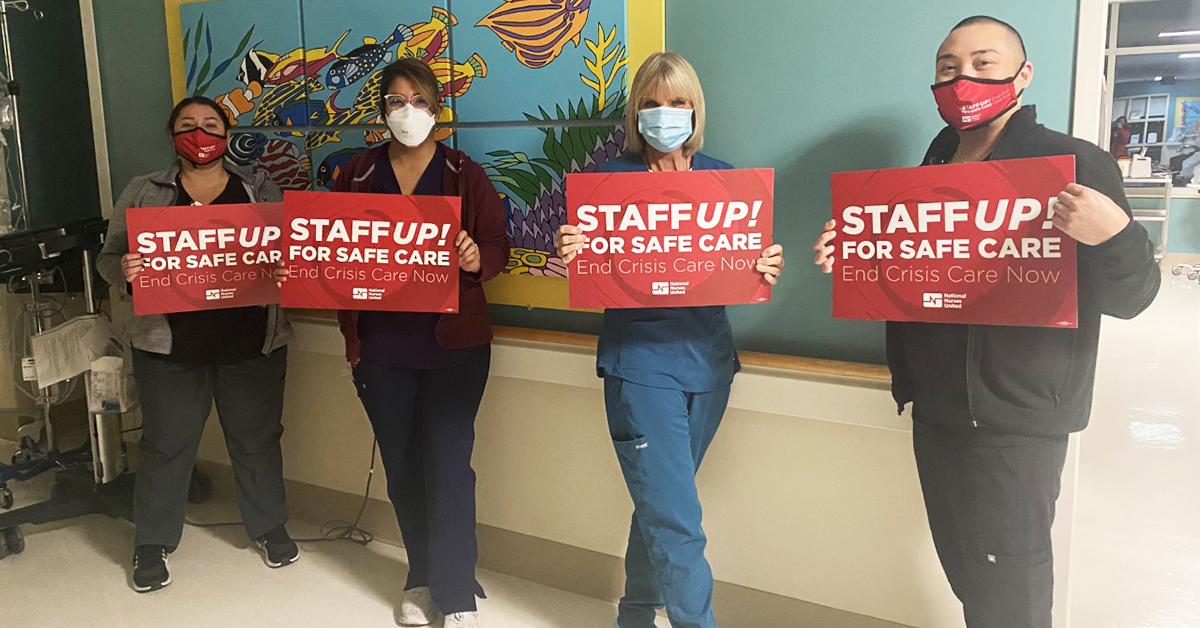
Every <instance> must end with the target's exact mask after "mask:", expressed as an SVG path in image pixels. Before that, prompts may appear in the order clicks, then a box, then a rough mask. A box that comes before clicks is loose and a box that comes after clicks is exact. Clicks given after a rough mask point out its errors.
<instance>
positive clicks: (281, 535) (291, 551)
mask: <svg viewBox="0 0 1200 628" xmlns="http://www.w3.org/2000/svg"><path fill="white" fill-rule="evenodd" d="M257 543H258V549H260V550H262V553H263V562H265V563H267V566H268V567H270V568H272V569H275V568H278V567H286V566H287V565H290V564H292V563H294V562H296V559H298V558H300V548H298V547H296V542H295V541H293V540H292V537H290V536H288V533H287V530H286V529H284V527H283V526H282V525H281V526H277V527H275V528H274V529H272V530H271V531H270V532H267V533H266V534H264V535H262V536H261V537H259V539H258V541H257Z"/></svg>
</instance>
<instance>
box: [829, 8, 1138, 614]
mask: <svg viewBox="0 0 1200 628" xmlns="http://www.w3.org/2000/svg"><path fill="white" fill-rule="evenodd" d="M1032 80H1033V66H1032V65H1030V64H1029V62H1028V59H1027V58H1026V55H1025V46H1024V42H1023V41H1022V40H1021V36H1020V35H1019V34H1018V33H1017V31H1016V30H1015V29H1013V27H1012V26H1010V25H1008V24H1006V23H1004V22H1001V21H1000V20H997V19H995V18H991V17H984V16H977V17H972V18H968V19H966V20H963V21H962V22H960V23H959V24H958V25H957V26H955V27H954V29H953V30H951V32H950V34H949V36H947V37H946V40H945V41H944V42H943V43H942V45H941V48H939V49H938V54H937V66H936V81H935V85H934V86H933V91H934V98H935V101H936V102H937V105H938V110H939V112H940V113H941V115H942V118H943V119H945V120H946V122H947V124H948V125H949V126H948V127H946V128H945V129H944V130H943V131H942V132H941V133H939V134H938V136H937V138H936V139H934V141H933V143H932V144H931V145H930V147H929V151H928V152H927V153H926V154H925V159H924V162H923V165H932V164H945V163H965V162H974V161H984V160H1000V159H1019V158H1026V157H1043V156H1051V155H1074V156H1075V164H1076V165H1075V168H1076V181H1078V183H1077V184H1072V185H1069V186H1067V189H1066V190H1064V191H1063V193H1062V194H1060V195H1059V197H1058V201H1059V203H1058V205H1057V206H1056V211H1055V216H1054V224H1055V225H1057V226H1058V228H1059V229H1061V230H1062V231H1064V232H1065V233H1066V234H1067V235H1069V236H1071V237H1072V238H1074V239H1075V240H1076V241H1078V243H1079V244H1078V252H1079V255H1078V270H1079V272H1078V276H1079V326H1078V328H1077V329H1057V328H1038V327H1005V326H995V325H959V324H931V323H901V322H889V323H888V327H887V353H888V367H889V368H890V369H891V372H892V395H893V397H895V399H896V403H897V405H898V407H899V409H900V411H901V412H903V409H904V406H905V405H906V404H908V403H909V402H912V404H913V419H914V422H913V449H914V451H915V454H916V460H917V470H918V473H919V475H920V480H921V488H922V491H923V492H924V495H925V508H926V511H927V514H928V517H929V527H930V529H931V531H932V532H933V540H934V545H935V546H936V547H937V552H938V557H939V558H940V560H941V562H942V567H943V569H944V570H945V572H946V576H947V578H948V579H949V581H950V585H951V587H952V588H953V589H954V593H955V595H957V596H958V599H959V600H961V601H962V603H963V611H964V614H965V616H966V621H967V626H968V627H969V628H1050V625H1051V603H1052V598H1053V565H1052V554H1051V546H1050V528H1051V525H1052V523H1053V521H1054V504H1055V501H1056V500H1057V499H1058V494H1059V489H1060V481H1061V476H1062V470H1063V465H1064V462H1065V460H1066V452H1067V435H1068V434H1070V433H1072V432H1077V431H1079V430H1082V429H1083V428H1084V427H1086V426H1087V421H1088V415H1089V413H1090V411H1091V402H1092V387H1093V384H1094V381H1095V374H1096V349H1097V346H1098V344H1099V338H1100V317H1101V315H1108V316H1115V317H1118V318H1125V319H1128V318H1132V317H1134V316H1136V315H1137V314H1138V313H1140V312H1141V311H1142V310H1144V309H1146V307H1147V306H1149V305H1150V303H1151V301H1153V300H1154V296H1155V294H1157V292H1158V287H1159V282H1160V281H1161V276H1160V274H1159V269H1158V266H1157V264H1156V263H1155V261H1154V252H1153V247H1152V245H1151V243H1150V240H1149V238H1148V236H1147V235H1146V230H1145V229H1143V228H1142V227H1141V226H1140V225H1138V224H1137V223H1136V222H1134V221H1133V219H1132V212H1131V210H1130V207H1129V201H1128V200H1127V199H1126V198H1125V193H1124V191H1123V185H1122V181H1121V175H1120V172H1119V171H1118V169H1117V165H1116V162H1114V161H1113V159H1112V157H1111V156H1110V155H1109V154H1108V153H1106V152H1104V151H1102V150H1101V149H1099V148H1097V147H1096V146H1094V145H1092V144H1089V143H1087V142H1084V141H1082V140H1078V139H1075V138H1072V137H1069V136H1067V135H1063V134H1061V133H1057V132H1054V131H1051V130H1049V129H1047V128H1046V127H1044V126H1042V125H1040V124H1038V122H1037V117H1036V113H1035V111H1034V108H1033V106H1032V105H1031V106H1022V103H1021V94H1022V92H1023V91H1024V90H1025V89H1026V88H1027V87H1028V86H1029V84H1030V82H1031V81H1032ZM835 227H836V225H835V223H834V222H833V221H829V222H828V223H826V225H825V231H824V233H822V234H821V236H820V238H818V239H817V242H816V244H815V245H814V247H813V248H814V249H815V250H816V251H817V254H816V258H815V260H814V261H815V262H816V264H817V265H819V266H821V267H822V269H823V270H824V271H825V272H826V273H829V272H831V271H832V269H833V264H834V258H833V252H834V247H833V246H832V244H831V243H832V241H833V239H834V237H835V235H836V231H835Z"/></svg>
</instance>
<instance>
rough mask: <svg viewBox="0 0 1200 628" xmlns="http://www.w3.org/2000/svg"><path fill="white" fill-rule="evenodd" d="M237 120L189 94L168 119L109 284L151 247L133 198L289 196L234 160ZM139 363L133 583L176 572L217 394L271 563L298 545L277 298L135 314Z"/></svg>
mask: <svg viewBox="0 0 1200 628" xmlns="http://www.w3.org/2000/svg"><path fill="white" fill-rule="evenodd" d="M229 126H230V124H229V120H228V118H226V116H225V113H224V111H222V110H221V108H220V106H219V105H217V103H215V102H213V101H212V100H209V99H207V98H188V99H186V100H184V101H182V102H180V103H179V104H178V105H176V107H175V109H174V110H173V111H172V112H171V117H170V119H169V122H168V127H167V128H168V130H169V131H170V133H171V139H172V142H173V143H174V145H175V152H176V154H177V155H178V157H179V158H178V159H176V160H175V161H174V163H172V164H171V165H170V166H169V167H168V168H167V169H166V170H162V171H159V172H156V173H154V174H150V175H146V176H142V177H137V178H135V179H134V180H133V181H131V182H130V183H129V185H128V186H127V187H126V188H125V191H124V192H123V193H122V194H121V198H120V199H119V200H118V201H117V206H116V207H115V208H114V210H113V214H112V219H111V221H110V223H109V228H108V238H107V240H106V241H105V244H104V250H103V251H102V252H101V253H100V257H99V259H98V262H97V265H98V266H99V269H100V274H101V275H103V276H104V278H105V279H106V280H108V282H109V283H111V284H112V285H114V286H117V287H118V288H121V289H127V290H128V289H130V288H131V282H133V281H136V278H137V275H138V273H139V272H141V270H142V263H143V262H142V256H141V255H139V254H135V253H130V252H129V245H128V234H127V233H126V226H125V224H126V223H125V210H126V209H128V208H130V207H164V206H175V205H178V206H181V208H180V209H179V211H187V209H186V207H187V206H194V205H219V204H233V203H254V202H278V201H280V200H282V194H281V193H280V191H279V188H277V187H276V186H275V185H274V184H273V183H271V182H270V181H268V180H267V178H266V176H265V174H264V173H261V172H259V173H256V174H255V176H253V177H252V176H250V175H248V174H246V173H244V172H242V171H240V170H238V169H236V168H234V167H233V166H232V165H231V164H230V163H228V162H227V161H226V160H225V159H224V155H225V148H226V145H227V141H228V135H229ZM128 331H129V336H130V343H131V344H132V345H133V373H134V378H135V379H136V381H137V389H138V396H139V398H140V400H141V406H142V439H141V442H140V443H139V445H138V452H139V454H140V456H139V459H140V461H139V465H138V472H137V483H136V489H135V498H134V515H135V523H136V527H137V531H136V533H135V539H134V545H135V548H134V557H133V588H134V590H136V591H138V592H147V591H154V590H156V589H161V588H163V587H165V586H167V585H168V584H170V583H171V576H170V574H169V572H168V571H167V555H168V554H170V553H171V552H173V551H174V550H175V548H176V547H177V546H178V545H179V540H180V537H181V536H182V534H183V525H184V506H185V504H186V501H187V491H188V484H189V482H190V479H191V474H192V467H193V465H194V464H195V462H196V450H197V448H198V447H199V445H200V435H201V433H202V432H203V430H204V423H205V421H206V420H207V418H208V415H209V414H210V413H211V412H212V407H213V401H214V400H215V401H216V406H217V415H218V416H219V417H220V420H221V427H222V428H223V429H224V432H225V443H226V446H227V447H228V449H229V457H230V459H231V460H232V461H233V472H234V477H235V478H236V481H237V497H238V506H239V507H240V509H241V515H242V521H243V523H244V525H245V528H246V532H247V533H248V534H249V536H250V538H251V539H254V541H255V542H256V544H257V546H258V547H259V549H260V550H261V551H262V553H263V557H264V560H265V561H266V563H267V566H269V567H282V566H284V565H288V564H291V563H292V562H295V560H296V558H297V557H298V556H299V553H298V550H297V548H296V544H295V543H294V542H293V541H292V539H291V538H290V537H289V536H288V533H287V530H286V529H285V528H284V523H285V522H286V520H287V508H286V505H285V501H284V489H283V460H282V456H281V454H280V448H279V438H280V436H281V435H282V434H283V427H282V425H281V423H280V419H281V417H282V414H283V381H284V374H285V372H286V368H287V347H286V343H287V341H288V340H289V339H290V338H291V337H292V330H291V327H290V326H289V325H288V322H287V319H286V318H284V315H283V311H282V310H281V309H280V308H279V306H277V305H271V306H267V307H261V306H259V307H239V308H229V309H222V310H209V311H203V312H187V313H180V314H167V315H155V316H135V317H133V320H132V321H131V322H130V323H129V328H128Z"/></svg>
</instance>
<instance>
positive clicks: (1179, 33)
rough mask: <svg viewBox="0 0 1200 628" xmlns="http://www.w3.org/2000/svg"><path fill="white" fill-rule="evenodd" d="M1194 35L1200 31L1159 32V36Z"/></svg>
mask: <svg viewBox="0 0 1200 628" xmlns="http://www.w3.org/2000/svg"><path fill="white" fill-rule="evenodd" d="M1193 35H1200V31H1172V32H1166V33H1159V34H1158V36H1159V37H1191V36H1193Z"/></svg>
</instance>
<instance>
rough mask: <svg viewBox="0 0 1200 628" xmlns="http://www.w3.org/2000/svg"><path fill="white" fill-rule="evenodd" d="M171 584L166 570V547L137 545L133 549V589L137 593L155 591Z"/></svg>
mask: <svg viewBox="0 0 1200 628" xmlns="http://www.w3.org/2000/svg"><path fill="white" fill-rule="evenodd" d="M168 584H171V572H169V571H167V548H165V547H163V546H162V545H139V546H137V547H135V548H134V549H133V590H134V591H137V592H138V593H148V592H150V591H157V590H159V589H161V588H163V587H165V586H167V585H168Z"/></svg>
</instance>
